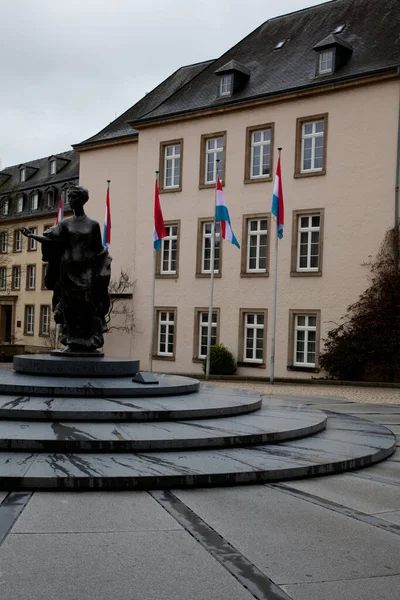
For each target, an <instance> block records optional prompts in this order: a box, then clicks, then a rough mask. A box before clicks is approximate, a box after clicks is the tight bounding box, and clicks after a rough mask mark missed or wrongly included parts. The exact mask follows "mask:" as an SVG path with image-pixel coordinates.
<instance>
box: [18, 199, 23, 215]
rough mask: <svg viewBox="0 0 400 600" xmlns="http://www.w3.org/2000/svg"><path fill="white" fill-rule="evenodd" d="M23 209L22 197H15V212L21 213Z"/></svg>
mask: <svg viewBox="0 0 400 600" xmlns="http://www.w3.org/2000/svg"><path fill="white" fill-rule="evenodd" d="M23 210H24V197H23V196H18V198H17V213H22V212H23Z"/></svg>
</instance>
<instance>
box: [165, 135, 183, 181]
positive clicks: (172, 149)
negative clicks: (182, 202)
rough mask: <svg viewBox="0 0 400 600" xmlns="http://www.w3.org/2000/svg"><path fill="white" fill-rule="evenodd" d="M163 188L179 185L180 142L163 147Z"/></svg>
mask: <svg viewBox="0 0 400 600" xmlns="http://www.w3.org/2000/svg"><path fill="white" fill-rule="evenodd" d="M163 183H164V186H163V187H164V189H167V190H170V189H174V188H179V187H180V185H181V144H174V145H172V146H165V147H164V182H163Z"/></svg>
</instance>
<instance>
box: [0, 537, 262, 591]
mask: <svg viewBox="0 0 400 600" xmlns="http://www.w3.org/2000/svg"><path fill="white" fill-rule="evenodd" d="M0 562H1V579H0V588H1V596H2V598H10V599H11V598H12V600H26V599H27V598H32V600H54V599H55V598H57V600H71V599H73V600H89V599H90V600H92V599H96V600H110V599H112V600H131V599H135V600H136V599H138V600H139V599H143V600H171V599H173V600H188V598H195V599H196V600H253V597H252V596H251V595H250V594H249V593H248V592H247V591H246V590H245V589H244V588H243V587H242V586H241V585H240V584H239V583H238V582H237V581H236V579H234V578H233V577H232V576H231V575H230V574H229V573H228V572H227V571H226V570H225V569H224V568H223V567H222V566H221V565H219V564H218V563H217V561H215V560H214V559H213V558H212V557H211V556H210V555H209V554H208V553H207V552H206V551H205V550H204V549H203V548H202V547H201V546H200V544H198V543H197V542H196V541H195V540H194V539H193V538H192V537H191V536H190V535H189V534H188V533H186V532H184V531H174V532H147V533H145V532H134V533H108V534H104V533H96V534H91V535H88V534H79V533H78V534H45V535H29V534H28V535H25V534H18V535H10V536H9V537H8V538H7V539H6V541H5V543H4V544H3V546H2V547H1V548H0Z"/></svg>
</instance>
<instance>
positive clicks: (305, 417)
mask: <svg viewBox="0 0 400 600" xmlns="http://www.w3.org/2000/svg"><path fill="white" fill-rule="evenodd" d="M13 366H14V371H13V372H12V371H9V372H8V371H4V372H3V373H2V377H1V380H0V489H1V490H7V491H9V490H32V491H33V490H100V489H102V490H128V489H129V490H133V489H135V490H139V489H162V488H171V487H174V488H185V487H196V486H197V487H201V486H220V485H235V484H247V483H265V482H276V481H284V480H289V479H295V478H305V477H314V476H317V475H327V474H331V473H332V474H333V473H342V472H345V471H349V470H352V469H358V468H361V467H365V466H368V465H371V464H374V463H376V462H378V461H381V460H384V459H385V458H387V457H388V456H390V455H391V454H392V453H393V452H394V451H395V448H396V439H395V436H394V435H393V433H392V432H391V431H390V430H389V429H387V428H385V427H383V426H381V425H377V424H375V423H373V422H371V421H367V420H365V419H361V418H358V417H355V416H351V415H345V414H339V413H332V412H329V411H328V412H324V411H320V410H317V409H315V408H313V407H312V406H310V405H309V404H310V403H311V400H310V399H309V398H307V397H304V403H303V404H301V403H299V402H296V401H288V400H286V399H283V398H279V397H274V396H265V397H262V396H261V395H260V394H258V393H256V392H250V391H245V390H239V389H229V388H221V387H217V386H213V385H209V384H200V382H199V381H198V380H196V379H192V378H188V377H180V376H175V375H165V374H150V373H145V372H144V373H143V372H141V371H140V363H139V361H138V360H132V359H127V358H112V357H106V356H99V355H98V354H97V355H94V356H93V355H91V356H74V355H73V354H72V353H58V354H54V353H52V354H49V355H23V356H16V357H15V358H14V365H13Z"/></svg>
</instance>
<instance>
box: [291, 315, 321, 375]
mask: <svg viewBox="0 0 400 600" xmlns="http://www.w3.org/2000/svg"><path fill="white" fill-rule="evenodd" d="M299 318H301V319H303V318H304V319H305V325H299V324H298V320H299ZM310 318H312V319H315V325H310V324H309V319H310ZM317 325H318V320H317V315H313V314H310V315H306V314H299V315H294V336H293V338H294V348H293V366H295V367H309V368H315V367H316V364H317ZM300 331H301V332H304V340H301V343H303V342H304V349H303V356H304V360H303V361H300V360H297V352H298V350H297V344H298V343H299V339H298V333H299V332H300ZM312 332H314V333H315V340H314V342H313V341H311V342H310V340H309V334H310V333H312ZM309 343H311V344H312V343H314V354H315V360H314V362H313V363H309V362H308V361H307V360H306V358H307V356H308V353H309V348H308V345H309Z"/></svg>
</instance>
